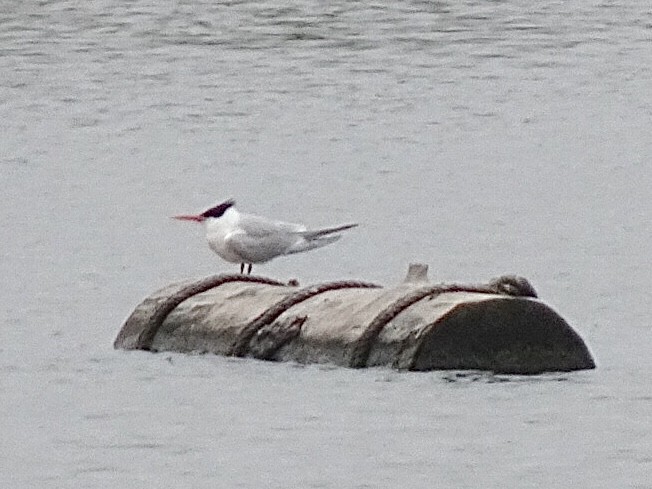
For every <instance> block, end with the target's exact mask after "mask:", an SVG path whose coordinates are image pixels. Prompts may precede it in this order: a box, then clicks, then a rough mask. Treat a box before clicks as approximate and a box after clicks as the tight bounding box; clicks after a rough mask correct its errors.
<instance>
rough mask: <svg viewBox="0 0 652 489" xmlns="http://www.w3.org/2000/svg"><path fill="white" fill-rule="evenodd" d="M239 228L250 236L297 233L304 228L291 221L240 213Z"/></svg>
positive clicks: (304, 228)
mask: <svg viewBox="0 0 652 489" xmlns="http://www.w3.org/2000/svg"><path fill="white" fill-rule="evenodd" d="M239 226H240V228H241V229H242V230H243V231H244V232H245V233H247V234H248V235H250V236H266V235H270V234H279V233H298V232H302V231H305V230H306V227H305V226H302V225H301V224H294V223H291V222H281V221H272V220H270V219H265V218H264V217H259V216H253V215H250V214H242V215H241V217H240V222H239Z"/></svg>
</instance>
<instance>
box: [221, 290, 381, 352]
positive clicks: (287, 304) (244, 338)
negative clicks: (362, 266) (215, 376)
mask: <svg viewBox="0 0 652 489" xmlns="http://www.w3.org/2000/svg"><path fill="white" fill-rule="evenodd" d="M376 288H380V285H377V284H373V283H369V282H361V281H357V280H344V281H340V282H328V283H325V284H318V285H312V286H310V287H306V288H303V289H301V290H299V291H297V292H295V293H294V294H290V295H289V296H287V297H285V298H284V299H283V300H281V301H279V302H277V303H276V304H274V305H273V306H271V307H269V308H267V309H266V310H265V311H263V313H262V314H260V315H259V316H258V317H257V318H255V319H254V320H253V321H251V322H250V323H249V324H247V325H246V326H245V327H244V328H243V329H242V331H241V332H240V334H239V335H238V338H237V339H236V340H235V342H234V344H233V345H232V346H231V349H230V350H229V353H228V354H229V355H231V356H236V357H243V356H245V355H246V354H247V352H248V350H249V342H250V341H251V339H252V338H253V337H254V335H255V334H256V333H257V332H258V331H259V330H260V329H261V328H263V327H265V326H267V325H269V324H271V323H272V322H273V321H275V320H276V319H277V318H278V317H279V316H280V315H281V314H283V313H284V312H286V311H287V310H288V309H289V308H291V307H292V306H294V305H296V304H299V303H300V302H303V301H305V300H307V299H310V298H311V297H314V296H316V295H319V294H323V293H324V292H328V291H331V290H339V289H376Z"/></svg>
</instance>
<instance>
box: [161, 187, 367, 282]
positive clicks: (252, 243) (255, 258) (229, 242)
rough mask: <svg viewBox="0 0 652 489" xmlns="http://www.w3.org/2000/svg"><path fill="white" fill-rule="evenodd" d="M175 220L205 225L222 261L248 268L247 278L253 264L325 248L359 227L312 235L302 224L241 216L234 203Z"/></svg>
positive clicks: (220, 205)
mask: <svg viewBox="0 0 652 489" xmlns="http://www.w3.org/2000/svg"><path fill="white" fill-rule="evenodd" d="M173 219H180V220H182V221H195V222H199V223H203V224H204V227H205V229H206V240H207V241H208V246H209V247H210V248H211V249H212V250H213V251H214V252H215V253H217V254H218V255H219V256H220V257H221V258H222V259H223V260H226V261H228V262H231V263H240V273H244V269H245V265H248V270H247V274H250V273H251V268H252V264H253V263H265V262H268V261H269V260H271V259H272V258H276V257H277V256H282V255H290V254H292V253H301V252H302V251H308V250H312V249H314V248H320V247H322V246H326V245H327V244H330V243H333V242H335V241H337V240H338V239H340V237H341V236H340V235H339V234H336V233H339V232H341V231H345V230H346V229H351V228H353V227H356V226H357V224H345V225H343V226H335V227H331V228H325V229H318V230H315V231H309V230H307V229H306V227H305V226H303V225H301V224H292V223H289V222H281V221H272V220H269V219H266V218H264V217H259V216H253V215H251V214H244V213H242V214H241V213H240V212H238V211H237V210H236V209H235V201H234V200H233V199H229V200H227V201H225V202H222V203H221V204H219V205H216V206H215V207H211V208H210V209H208V210H206V211H204V212H202V213H201V214H195V215H181V216H173Z"/></svg>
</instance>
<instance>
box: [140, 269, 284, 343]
mask: <svg viewBox="0 0 652 489" xmlns="http://www.w3.org/2000/svg"><path fill="white" fill-rule="evenodd" d="M231 282H250V283H255V284H265V285H277V286H279V285H281V286H285V285H286V284H284V283H283V282H279V281H278V280H273V279H270V278H266V277H256V276H251V275H239V274H218V275H212V276H210V277H206V278H203V279H201V280H199V281H197V282H193V283H191V284H189V285H186V286H185V287H182V288H181V289H179V290H178V291H176V292H175V293H173V294H171V295H170V296H169V297H167V298H166V299H165V300H164V301H162V302H161V303H159V304H157V305H156V309H155V310H154V312H153V313H152V315H151V316H150V318H149V321H148V322H147V325H146V326H145V328H144V329H143V330H142V332H141V333H140V335H139V336H138V340H137V342H136V345H135V348H136V349H142V350H151V348H152V342H153V341H154V337H155V336H156V333H157V332H158V330H159V329H160V327H161V325H162V324H163V322H164V321H165V318H167V317H168V314H170V313H171V312H172V311H173V310H174V308H175V307H177V306H178V305H179V304H181V303H182V302H183V301H185V300H186V299H189V298H190V297H192V296H194V295H197V294H201V293H202V292H206V291H207V290H210V289H214V288H215V287H219V286H220V285H224V284H227V283H231Z"/></svg>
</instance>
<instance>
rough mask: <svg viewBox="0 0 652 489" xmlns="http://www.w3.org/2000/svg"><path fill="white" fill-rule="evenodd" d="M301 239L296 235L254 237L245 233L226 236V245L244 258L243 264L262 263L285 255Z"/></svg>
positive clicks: (271, 234)
mask: <svg viewBox="0 0 652 489" xmlns="http://www.w3.org/2000/svg"><path fill="white" fill-rule="evenodd" d="M297 239H300V238H299V237H298V236H297V235H296V234H290V233H268V234H266V235H262V236H260V235H259V236H252V235H250V234H247V233H244V232H235V233H231V234H229V235H227V236H226V238H225V239H224V243H225V245H226V246H227V247H228V248H229V249H230V250H231V251H232V252H234V253H235V254H237V255H238V256H240V257H242V261H243V263H262V262H266V261H269V260H271V259H272V258H274V257H276V256H279V255H284V254H285V253H287V251H288V250H289V249H290V248H291V247H292V246H293V245H294V244H295V243H296V241H297Z"/></svg>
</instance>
